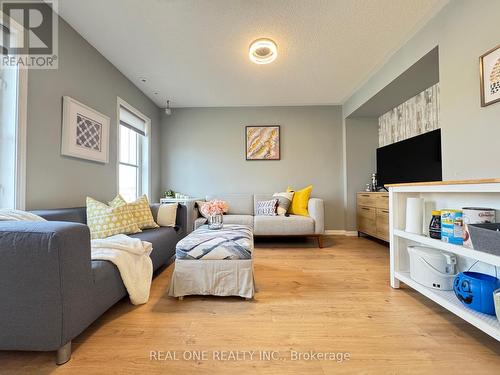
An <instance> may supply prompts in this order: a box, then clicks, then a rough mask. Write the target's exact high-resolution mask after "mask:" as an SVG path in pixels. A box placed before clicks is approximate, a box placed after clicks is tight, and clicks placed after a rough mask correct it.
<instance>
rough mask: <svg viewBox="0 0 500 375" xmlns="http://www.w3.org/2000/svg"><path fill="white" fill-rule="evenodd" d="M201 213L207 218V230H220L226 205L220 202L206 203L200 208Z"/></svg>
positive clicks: (226, 209) (226, 208)
mask: <svg viewBox="0 0 500 375" xmlns="http://www.w3.org/2000/svg"><path fill="white" fill-rule="evenodd" d="M201 211H202V213H203V214H204V215H205V216H207V217H208V228H209V229H222V226H223V221H224V217H223V215H224V213H225V212H227V211H228V205H227V203H226V202H224V201H221V200H212V201H210V202H207V203H205V204H204V205H203V207H202V208H201Z"/></svg>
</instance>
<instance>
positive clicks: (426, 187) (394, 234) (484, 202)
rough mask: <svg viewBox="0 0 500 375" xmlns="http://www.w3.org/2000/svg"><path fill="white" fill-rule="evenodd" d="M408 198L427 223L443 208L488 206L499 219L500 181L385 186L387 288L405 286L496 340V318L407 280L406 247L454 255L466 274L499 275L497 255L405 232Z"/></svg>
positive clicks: (499, 324) (499, 327)
mask: <svg viewBox="0 0 500 375" xmlns="http://www.w3.org/2000/svg"><path fill="white" fill-rule="evenodd" d="M409 197H421V198H424V200H425V202H426V209H425V222H426V223H428V222H430V218H431V211H432V210H433V209H445V208H456V209H461V208H463V207H491V208H494V209H496V210H497V218H500V179H490V180H475V181H454V182H441V183H427V184H426V183H417V184H401V185H392V186H389V207H390V209H389V210H390V216H389V228H390V263H391V265H390V270H391V286H392V287H393V288H399V286H400V282H403V283H405V284H406V285H408V286H409V287H411V288H413V289H415V290H416V291H418V292H420V293H421V294H423V295H424V296H426V297H427V298H429V299H431V300H433V301H434V302H436V303H437V304H439V305H441V306H442V307H444V308H446V309H448V310H449V311H450V312H452V313H454V314H456V315H457V316H459V317H461V318H462V319H464V320H465V321H467V322H469V323H470V324H472V325H474V326H475V327H477V328H479V329H481V330H482V331H484V332H485V333H487V334H489V335H490V336H492V337H494V338H495V339H496V340H498V341H500V322H499V321H498V320H497V318H496V316H494V315H487V314H481V313H479V312H476V311H474V310H472V309H469V308H468V307H466V306H464V305H463V304H462V303H461V302H460V301H459V300H458V299H457V298H456V297H455V294H454V292H453V291H440V290H435V289H432V288H427V287H425V286H423V285H421V284H419V283H417V282H415V281H413V280H412V279H411V277H410V272H409V271H410V267H409V256H408V252H407V247H408V245H415V244H422V245H425V246H429V247H434V248H436V249H440V250H444V251H447V252H449V253H453V254H456V255H457V258H458V268H459V271H466V270H467V269H469V268H470V267H471V266H472V265H474V269H473V270H474V271H478V272H483V273H488V274H490V275H493V276H495V275H496V274H497V273H498V274H500V271H499V270H500V256H497V255H494V254H489V253H485V252H481V251H477V250H472V249H469V248H466V247H463V246H457V245H452V244H449V243H446V242H442V241H440V240H435V239H432V238H430V237H427V236H426V235H425V234H424V235H418V234H414V233H408V232H405V231H404V227H405V217H406V199H407V198H409ZM477 261H479V263H477Z"/></svg>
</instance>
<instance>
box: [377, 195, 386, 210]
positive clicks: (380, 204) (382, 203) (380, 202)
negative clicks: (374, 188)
mask: <svg viewBox="0 0 500 375" xmlns="http://www.w3.org/2000/svg"><path fill="white" fill-rule="evenodd" d="M375 200H376V201H377V203H376V207H377V208H384V209H386V210H389V193H382V194H377V195H376V198H375Z"/></svg>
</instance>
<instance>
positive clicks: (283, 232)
mask: <svg viewBox="0 0 500 375" xmlns="http://www.w3.org/2000/svg"><path fill="white" fill-rule="evenodd" d="M272 198H273V195H272V194H218V195H208V196H207V197H206V200H207V201H210V200H212V199H221V200H224V201H226V202H227V203H228V205H229V212H228V213H227V214H226V215H224V223H226V224H245V225H249V226H251V227H252V228H253V232H254V236H307V237H316V238H317V240H318V245H319V247H322V236H323V235H324V233H325V219H324V204H323V200H322V199H319V198H311V199H309V203H308V211H309V216H299V215H289V216H255V206H256V205H257V202H259V201H265V200H270V199H272ZM194 218H195V219H194V223H193V226H194V229H196V228H198V227H200V226H201V225H203V224H205V223H206V221H207V219H205V218H204V217H201V216H200V215H199V213H198V209H197V208H196V207H195V214H194Z"/></svg>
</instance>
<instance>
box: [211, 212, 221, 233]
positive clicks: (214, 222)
mask: <svg viewBox="0 0 500 375" xmlns="http://www.w3.org/2000/svg"><path fill="white" fill-rule="evenodd" d="M223 221H224V217H223V216H222V214H216V215H211V216H209V217H208V229H214V230H217V229H222V226H223Z"/></svg>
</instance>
